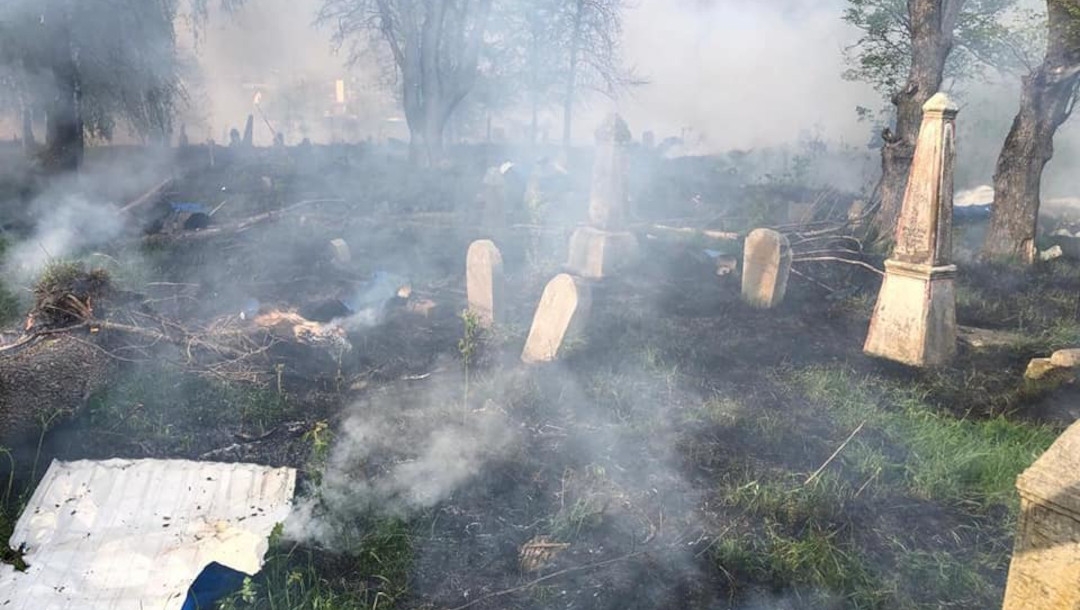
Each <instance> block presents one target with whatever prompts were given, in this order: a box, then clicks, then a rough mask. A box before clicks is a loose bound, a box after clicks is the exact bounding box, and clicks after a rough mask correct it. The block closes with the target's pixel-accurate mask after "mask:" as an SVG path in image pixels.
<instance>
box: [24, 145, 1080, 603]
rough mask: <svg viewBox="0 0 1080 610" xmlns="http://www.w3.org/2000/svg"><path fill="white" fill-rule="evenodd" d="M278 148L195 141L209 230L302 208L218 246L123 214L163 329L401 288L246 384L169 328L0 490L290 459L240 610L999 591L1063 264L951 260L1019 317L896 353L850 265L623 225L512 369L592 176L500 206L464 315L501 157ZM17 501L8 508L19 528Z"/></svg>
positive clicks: (185, 194)
mask: <svg viewBox="0 0 1080 610" xmlns="http://www.w3.org/2000/svg"><path fill="white" fill-rule="evenodd" d="M474 152H475V151H474ZM280 153H281V151H273V152H272V151H262V152H260V155H259V156H258V157H256V158H248V159H232V160H230V159H228V158H227V156H226V155H219V156H218V158H216V159H215V163H216V164H217V165H216V166H215V167H214V168H212V169H207V168H204V167H202V166H201V165H200V164H201V163H202V161H201V159H202V157H201V156H199V155H200V154H202V153H201V152H199V151H189V154H190V155H191V156H192V159H190V160H189V161H187V163H189V164H190V167H188V166H185V167H188V170H187V171H186V172H185V173H183V174H182V175H181V177H180V178H179V179H178V181H177V184H176V186H175V189H174V191H173V193H172V194H171V195H170V199H172V200H174V201H189V202H200V203H203V204H206V205H208V206H210V207H216V206H218V205H220V204H222V202H224V205H222V206H221V207H220V212H218V213H217V214H215V215H214V223H215V224H218V225H229V224H230V223H235V222H238V221H241V222H242V221H243V220H244V219H245V218H250V217H252V216H254V215H257V214H260V213H264V212H267V211H270V210H275V209H281V208H283V207H286V206H290V205H293V204H296V203H298V202H303V201H312V202H313V203H311V204H309V205H305V206H302V207H300V208H296V209H295V210H294V211H292V212H290V213H288V214H286V215H283V216H282V217H281V218H279V219H275V220H273V221H271V222H266V223H261V224H258V225H257V226H254V227H252V228H250V229H246V230H242V231H237V232H235V233H232V234H230V235H226V236H220V237H215V238H213V239H203V238H192V239H188V238H185V237H182V238H180V239H151V240H148V239H147V238H146V237H145V236H143V235H142V234H140V233H139V232H138V231H135V232H133V233H131V234H128V235H125V236H124V237H123V238H120V239H117V240H115V241H114V242H113V243H112V244H111V245H109V246H108V247H102V248H97V249H95V252H97V253H99V254H102V255H104V256H102V257H98V258H97V260H98V262H99V263H101V267H102V268H104V269H106V270H107V271H108V272H109V273H110V275H111V277H112V278H113V280H114V281H115V282H116V283H117V284H118V285H120V286H122V287H123V288H124V289H126V290H131V291H134V292H136V293H139V294H142V295H144V297H145V299H146V301H147V302H148V303H150V304H152V306H153V307H154V308H156V311H159V312H162V313H167V314H168V315H169V316H170V317H171V318H172V319H176V320H179V321H183V322H184V323H185V324H199V323H205V322H206V321H208V320H212V319H215V318H219V317H222V316H236V315H239V313H240V312H242V311H244V310H245V308H247V307H249V306H250V303H251V302H252V301H254V302H256V303H257V307H261V308H268V307H273V308H278V309H296V310H304V311H316V310H318V309H319V307H324V308H325V307H330V305H328V303H329V304H332V303H333V302H334V301H339V300H342V299H347V298H348V297H349V295H351V294H353V293H355V291H356V290H358V289H359V288H360V287H361V286H363V285H364V283H365V282H367V281H369V279H370V277H371V275H372V273H374V272H376V271H383V272H389V273H393V274H400V275H402V276H405V277H408V278H409V279H410V280H411V283H410V288H411V291H409V293H408V294H407V296H404V297H402V296H399V297H397V298H396V299H394V300H393V302H392V303H391V305H390V306H389V308H388V310H387V311H386V315H385V317H384V318H383V319H382V320H380V321H379V323H378V324H374V325H371V326H366V327H363V326H361V327H350V328H349V329H348V334H347V337H348V340H349V343H350V345H351V349H350V350H348V351H347V352H337V353H329V352H328V353H326V354H323V356H320V357H319V358H317V359H310V358H306V359H297V361H296V362H294V363H292V364H290V365H288V366H284V367H281V368H280V369H277V370H275V371H271V372H270V373H269V374H268V375H267V376H265V377H263V378H262V379H261V382H260V383H259V384H257V385H252V384H249V383H240V382H236V381H235V380H231V379H228V378H220V377H219V376H215V375H214V374H212V373H208V372H206V371H202V372H199V371H191V370H190V368H189V367H185V366H184V364H185V357H184V353H183V350H181V349H178V348H176V347H175V346H161V347H160V348H157V349H155V350H153V351H151V352H150V353H152V354H153V357H152V358H145V357H139V358H130V359H116V361H115V362H113V363H112V366H114V367H115V368H116V372H115V373H113V374H112V377H111V379H110V383H109V384H108V385H107V387H104V388H100V389H96V390H95V391H94V392H93V394H92V395H91V396H89V398H88V400H87V402H86V404H85V406H84V407H82V408H81V409H80V410H79V412H78V413H77V414H76V415H75V417H73V418H70V419H64V420H63V421H62V423H58V424H56V425H54V426H52V427H51V428H50V429H49V431H48V432H46V433H44V434H40V433H37V432H33V433H27V434H25V435H23V437H22V439H21V440H22V442H21V443H18V444H17V446H13V447H12V463H13V464H14V465H15V472H14V476H15V479H14V480H15V486H16V487H17V488H19V489H23V490H27V491H29V490H31V489H32V487H33V484H34V478H35V477H36V476H39V475H40V474H41V473H42V472H43V471H44V469H45V465H47V463H48V461H49V460H51V459H62V460H71V459H81V458H96V459H101V458H109V457H157V458H191V459H213V460H222V461H231V460H243V461H251V462H257V463H264V464H270V465H290V466H294V467H296V468H298V469H300V471H301V480H302V483H303V484H302V490H301V496H300V499H299V504H300V506H301V509H302V510H300V511H298V517H297V520H296V521H295V522H293V523H290V524H287V525H286V528H285V532H284V536H283V538H281V539H279V540H276V541H275V544H274V546H273V550H272V552H271V555H270V558H269V563H268V565H267V568H266V569H265V570H264V572H263V573H262V574H260V575H259V576H257V577H256V578H255V580H254V591H255V595H254V597H252V598H250V599H247V600H244V599H239V598H238V599H236V600H233V601H232V602H231V603H234V604H235V605H234V607H243V608H285V607H287V608H322V607H328V608H376V607H377V608H384V609H385V608H391V607H393V608H466V607H470V608H490V609H495V608H499V609H509V608H521V609H525V608H537V609H539V608H612V609H615V608H618V609H628V608H650V609H652V608H943V607H956V608H972V607H993V606H995V605H997V604H999V603H1000V599H1001V595H1002V591H1003V586H1004V580H1005V574H1006V570H1007V566H1008V559H1009V553H1010V552H1011V543H1012V535H1013V527H1014V524H1015V511H1016V498H1015V493H1014V492H1013V491H1012V482H1013V480H1014V478H1015V476H1016V474H1017V473H1018V472H1020V471H1021V470H1022V469H1023V468H1025V467H1026V466H1027V465H1028V464H1030V462H1031V461H1032V460H1033V459H1034V458H1035V457H1036V456H1037V455H1038V454H1039V453H1040V452H1041V451H1042V450H1043V449H1045V447H1046V446H1047V445H1048V444H1049V442H1050V441H1052V440H1053V438H1054V436H1055V435H1056V433H1057V432H1058V431H1059V430H1060V429H1061V427H1062V426H1063V425H1064V424H1065V423H1067V422H1068V421H1071V420H1069V419H1068V417H1067V413H1066V412H1065V411H1063V410H1062V409H1063V408H1062V407H1061V405H1067V404H1070V403H1071V401H1072V400H1073V397H1074V396H1075V390H1074V389H1073V388H1072V387H1071V386H1070V385H1069V384H1065V385H1064V386H1062V387H1057V388H1049V387H1033V386H1031V385H1029V384H1025V382H1024V380H1023V370H1024V367H1025V366H1026V364H1027V361H1028V359H1030V358H1031V357H1035V356H1045V355H1047V353H1048V351H1049V350H1052V349H1055V348H1058V347H1066V346H1068V345H1069V344H1070V342H1072V341H1076V340H1078V339H1080V333H1078V332H1077V329H1078V328H1080V326H1077V324H1076V319H1077V318H1076V309H1075V307H1076V297H1077V294H1078V293H1077V279H1080V267H1077V266H1076V265H1075V264H1074V263H1071V262H1069V261H1067V260H1059V261H1055V262H1053V263H1050V264H1047V265H1044V266H1041V267H1040V268H1038V269H1036V270H1035V271H1034V272H1033V273H1031V274H1028V275H1021V274H1018V273H1017V272H1014V271H1009V270H1005V269H994V268H984V267H962V268H961V273H960V278H959V281H958V283H959V290H958V292H959V295H960V297H959V300H958V316H959V321H960V323H961V324H963V325H968V326H977V327H981V328H987V329H994V330H1009V331H1015V332H1019V333H1022V334H1024V335H1025V337H1026V340H1025V341H1023V342H1019V343H1015V344H1008V345H1004V346H999V347H994V348H976V347H973V346H970V345H967V344H963V345H962V346H961V349H960V353H959V356H958V358H957V359H956V361H955V362H954V363H953V364H951V365H950V366H948V367H945V368H943V369H940V370H936V371H929V372H920V371H914V370H911V369H907V368H905V367H900V366H897V365H893V364H889V363H885V362H882V361H878V360H874V359H870V358H868V357H866V356H864V355H863V354H862V351H861V349H862V342H863V339H864V337H865V333H866V328H867V324H868V320H869V314H870V311H871V308H872V306H873V302H874V298H875V296H876V290H877V286H878V282H879V279H878V278H877V276H876V275H874V274H873V273H870V272H868V271H866V270H864V269H862V268H860V267H856V266H852V265H838V264H832V263H829V262H814V263H797V264H796V267H795V268H796V270H797V271H798V272H799V274H796V275H793V276H792V278H791V281H790V285H789V292H788V296H787V299H786V300H785V302H784V303H783V304H782V305H781V306H780V307H778V308H776V309H774V310H769V311H761V310H755V309H752V308H750V307H748V306H746V305H744V304H743V303H742V302H741V300H740V299H739V279H738V277H737V276H735V275H729V276H725V277H718V276H717V275H716V273H715V267H714V266H713V265H712V264H711V263H710V262H709V258H708V257H703V256H701V254H700V253H701V250H702V249H703V248H702V247H701V246H700V244H682V245H674V246H671V245H660V244H656V243H646V244H645V245H644V253H645V256H644V257H643V259H642V263H641V264H640V265H638V266H637V267H635V268H632V269H630V271H629V272H628V273H626V274H625V276H623V277H621V278H619V279H615V280H610V281H606V282H604V283H603V284H599V285H596V286H594V287H593V310H592V313H591V315H590V318H589V325H588V327H587V329H586V332H585V334H584V336H583V337H582V338H581V340H580V341H577V342H575V344H574V345H572V346H571V349H570V350H569V351H568V353H567V355H566V357H565V358H563V359H562V360H561V361H560V362H558V363H556V364H552V365H546V366H539V367H526V366H524V365H522V364H521V363H520V362H519V359H518V357H519V354H520V350H521V347H522V345H523V343H524V340H525V335H526V333H527V330H528V325H529V323H530V320H531V317H532V313H533V310H534V308H535V306H536V302H537V300H538V299H539V295H540V292H541V291H542V289H543V286H544V284H545V282H546V281H547V280H548V279H550V278H551V277H552V276H554V274H555V273H557V272H558V270H559V265H560V264H561V262H562V260H563V258H564V257H565V240H566V238H567V227H568V226H570V225H572V224H573V223H574V222H577V221H578V220H580V219H581V217H582V215H583V214H584V205H585V201H586V199H585V198H584V197H585V194H584V189H586V188H587V179H585V180H580V179H579V180H576V181H575V180H573V179H570V180H567V181H565V182H563V183H560V184H559V186H558V187H557V188H554V189H553V193H552V195H551V206H552V207H551V208H550V209H549V210H548V211H549V212H551V211H552V210H556V211H558V213H557V214H556V213H555V212H551V213H552V215H553V216H554V217H557V218H558V221H557V222H550V223H548V224H547V225H546V226H542V227H540V229H539V230H537V228H536V227H534V226H533V225H534V224H535V223H533V222H530V221H529V218H528V214H527V211H525V210H513V211H512V214H519V215H520V216H519V217H518V218H517V219H516V220H515V222H514V223H513V224H518V225H521V226H520V227H517V228H511V229H509V230H507V232H506V233H505V234H503V235H502V236H500V238H499V239H498V240H497V241H498V242H499V244H500V246H501V247H502V248H503V255H504V259H505V261H506V271H507V276H508V277H507V282H508V290H507V294H508V303H507V307H508V310H507V311H508V315H507V320H506V323H505V324H504V325H502V326H500V327H499V328H498V329H497V330H496V331H495V332H493V333H479V334H475V335H472V334H470V333H468V332H466V325H465V324H464V323H463V320H462V318H461V316H460V312H461V310H462V309H463V308H464V306H465V292H464V257H465V251H466V248H467V246H468V244H469V242H470V241H471V240H472V239H474V238H478V237H482V236H484V235H483V233H482V231H481V230H480V229H478V228H477V225H476V224H475V223H471V222H469V221H468V220H467V219H469V218H471V216H470V214H473V213H474V212H475V209H474V208H475V198H474V196H475V192H476V189H477V188H478V180H479V177H480V176H482V170H483V167H484V166H485V165H486V164H487V163H486V162H488V161H491V159H496V158H497V157H498V152H497V151H479V152H476V153H475V156H474V161H475V162H474V163H473V164H472V165H469V164H462V165H461V166H459V167H457V168H456V169H453V170H432V171H419V170H412V169H409V168H407V167H405V166H404V165H403V164H402V162H401V161H399V160H396V159H393V158H390V157H387V156H386V155H385V154H382V153H380V152H379V151H372V150H366V151H365V150H362V149H352V148H345V147H338V148H333V147H326V148H318V149H316V150H311V151H302V150H298V149H289V150H288V151H287V154H280ZM275 154H277V155H278V156H274V155H275ZM635 162H636V163H648V165H647V167H648V169H649V170H650V171H649V173H648V176H649V179H648V180H647V181H646V180H642V181H641V182H640V183H638V184H637V185H636V186H635V203H634V208H635V216H636V219H637V220H638V221H645V220H648V221H657V222H659V221H664V222H669V221H670V220H671V219H682V221H683V222H685V223H686V225H687V226H694V225H695V224H696V225H701V224H704V223H707V222H710V221H711V227H712V228H718V229H723V230H739V229H740V223H743V224H745V223H746V222H749V221H748V220H747V219H748V218H751V217H753V216H754V215H755V214H757V215H761V214H767V213H772V212H771V211H770V210H764V209H763V208H761V207H760V206H758V207H754V204H753V203H752V202H754V201H760V200H761V197H762V195H761V189H760V187H759V188H756V189H750V190H747V189H743V188H740V184H739V183H738V180H737V179H736V178H732V177H731V175H730V174H729V173H727V172H724V171H719V170H718V169H717V168H716V167H715V166H714V165H711V164H710V163H711V162H708V161H701V160H698V161H687V160H682V161H659V160H642V159H640V158H639V159H637V160H636V161H635ZM635 175H638V176H641V175H644V174H643V173H642V172H638V173H637V174H635ZM578 178H580V176H578ZM586 178H587V177H586ZM785 188H788V187H785ZM781 191H782V189H781ZM806 193H811V194H810V195H806ZM812 193H813V191H807V190H805V189H804V190H803V191H799V190H798V189H795V190H794V193H793V194H789V195H785V196H789V197H792V198H798V197H801V196H807V197H811V198H812V197H813V195H812ZM779 196H780V195H777V197H779ZM324 200H325V201H324ZM330 200H333V201H330ZM316 201H318V203H314V202H316ZM740 206H741V207H740ZM717 218H720V219H722V220H721V221H716V219H717ZM334 238H344V239H345V240H346V241H347V242H348V243H349V246H350V249H351V260H350V261H349V262H348V263H346V264H335V263H334V262H333V260H332V257H331V254H330V250H329V246H328V242H329V240H331V239H334ZM90 260H91V261H92V260H93V259H90ZM102 260H104V261H105V262H103V263H102V262H101V261H102ZM466 353H468V359H467V360H468V361H467V362H466V358H465V357H464V356H465V354H466ZM144 354H145V352H144ZM114 355H122V354H114ZM128 360H134V361H128ZM1063 413H1064V414H1063ZM838 448H840V449H841V450H840V451H839V452H837V449H838ZM834 452H836V453H835V455H834ZM5 474H6V473H5ZM17 506H18V501H17V499H11V498H9V500H8V509H7V511H8V512H7V515H8V516H9V518H10V517H12V516H13V515H14V511H13V509H16V508H17ZM286 596H287V599H288V600H289V601H288V602H281V600H282V599H284V598H285V597H286ZM282 603H285V604H286V605H282ZM320 604H321V605H320Z"/></svg>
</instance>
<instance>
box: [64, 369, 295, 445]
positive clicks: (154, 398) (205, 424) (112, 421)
mask: <svg viewBox="0 0 1080 610" xmlns="http://www.w3.org/2000/svg"><path fill="white" fill-rule="evenodd" d="M288 415H289V411H288V402H287V401H286V399H285V398H284V397H283V396H281V395H279V394H277V393H276V392H274V390H273V389H260V388H251V387H248V386H243V385H233V384H226V383H222V382H220V381H218V380H214V379H208V378H204V377H200V376H196V375H191V374H188V373H185V372H184V371H182V370H180V369H177V368H175V367H171V366H169V365H167V364H163V363H153V364H139V365H135V366H133V367H132V368H130V369H127V370H126V372H125V374H124V375H122V376H121V377H120V378H119V379H118V380H117V382H116V383H113V384H111V385H110V386H109V387H107V388H106V389H104V390H102V391H101V392H98V393H96V394H95V395H93V396H92V397H91V398H90V401H89V405H88V409H87V414H86V416H85V417H87V418H88V420H89V424H90V426H91V427H93V428H96V429H97V430H98V431H99V432H102V433H104V434H107V435H112V436H116V437H117V438H120V439H139V440H142V441H144V442H146V443H148V444H150V445H152V446H154V447H156V448H159V449H160V450H162V451H163V452H167V453H173V452H177V451H181V452H186V451H190V450H191V448H192V447H193V446H194V445H195V443H196V440H197V438H198V437H199V433H200V431H202V430H205V429H208V428H222V427H232V428H238V429H239V432H241V433H248V434H255V435H261V434H265V433H266V432H268V431H269V430H270V429H272V428H273V427H274V426H276V425H278V424H280V423H281V422H283V421H285V419H286V418H287V417H288Z"/></svg>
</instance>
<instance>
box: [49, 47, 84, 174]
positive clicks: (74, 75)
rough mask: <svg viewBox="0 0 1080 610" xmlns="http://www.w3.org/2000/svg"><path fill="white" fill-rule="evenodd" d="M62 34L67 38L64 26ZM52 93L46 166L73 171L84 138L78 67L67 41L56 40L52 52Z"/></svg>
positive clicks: (76, 165) (78, 163)
mask: <svg viewBox="0 0 1080 610" xmlns="http://www.w3.org/2000/svg"><path fill="white" fill-rule="evenodd" d="M62 31H63V36H65V37H66V38H67V40H68V41H70V37H68V34H67V28H66V26H65V27H64V28H62ZM52 75H53V83H54V87H55V89H54V91H53V97H52V99H51V100H49V103H48V105H47V107H46V109H45V121H46V131H45V145H46V152H45V159H44V162H45V167H46V168H47V169H49V170H50V171H55V172H65V171H76V170H78V169H79V165H80V164H81V163H82V157H83V149H84V146H85V144H84V140H83V121H82V112H81V102H82V100H81V89H80V85H79V71H78V66H77V65H76V63H75V58H74V55H73V53H72V49H71V44H70V42H68V43H66V44H64V43H61V44H58V45H57V48H56V50H55V51H54V55H53V62H52Z"/></svg>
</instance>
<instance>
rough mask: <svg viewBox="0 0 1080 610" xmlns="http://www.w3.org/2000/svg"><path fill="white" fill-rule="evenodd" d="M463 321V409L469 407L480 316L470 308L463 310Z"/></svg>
mask: <svg viewBox="0 0 1080 610" xmlns="http://www.w3.org/2000/svg"><path fill="white" fill-rule="evenodd" d="M461 321H462V323H463V324H464V332H463V334H462V336H461V339H459V340H458V353H460V354H461V361H462V363H463V365H464V367H465V398H464V402H463V403H462V408H463V409H468V408H469V365H470V364H472V359H473V355H474V354H475V353H476V348H477V345H478V343H479V334H480V318H479V317H477V315H476V314H475V313H474V312H472V311H469V310H468V309H466V310H463V311H462V312H461Z"/></svg>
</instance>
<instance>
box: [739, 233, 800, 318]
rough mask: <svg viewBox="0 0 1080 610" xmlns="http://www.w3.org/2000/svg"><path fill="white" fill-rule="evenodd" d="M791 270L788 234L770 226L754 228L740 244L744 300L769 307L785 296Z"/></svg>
mask: <svg viewBox="0 0 1080 610" xmlns="http://www.w3.org/2000/svg"><path fill="white" fill-rule="evenodd" d="M790 273H791V246H790V244H789V243H788V239H787V237H784V235H783V234H782V233H780V232H778V231H773V230H772V229H755V230H753V231H751V232H750V234H749V235H747V236H746V243H745V245H744V247H743V275H742V296H743V300H744V301H746V302H747V303H749V304H750V305H753V306H754V307H761V308H764V309H770V308H773V307H776V306H777V305H779V304H780V303H781V302H782V301H783V300H784V294H785V293H786V292H787V282H788V275H790Z"/></svg>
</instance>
